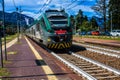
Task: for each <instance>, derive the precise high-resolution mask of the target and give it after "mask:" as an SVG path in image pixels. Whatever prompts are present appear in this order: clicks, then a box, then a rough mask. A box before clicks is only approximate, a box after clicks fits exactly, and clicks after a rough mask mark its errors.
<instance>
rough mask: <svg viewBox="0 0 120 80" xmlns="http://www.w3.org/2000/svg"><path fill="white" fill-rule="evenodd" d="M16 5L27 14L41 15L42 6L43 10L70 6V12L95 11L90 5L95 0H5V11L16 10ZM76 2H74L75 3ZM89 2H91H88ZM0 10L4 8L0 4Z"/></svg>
mask: <svg viewBox="0 0 120 80" xmlns="http://www.w3.org/2000/svg"><path fill="white" fill-rule="evenodd" d="M13 1H14V2H15V5H16V7H19V8H20V6H21V9H22V10H23V13H24V14H26V15H30V16H33V15H40V12H39V11H40V10H41V8H42V7H43V5H44V4H46V6H44V7H43V8H42V11H45V10H46V9H51V8H52V9H60V8H61V7H62V8H65V9H66V8H70V9H68V10H66V11H67V12H68V13H69V14H77V12H78V11H79V9H81V10H82V11H84V12H90V13H92V12H94V11H93V10H92V9H91V8H90V7H91V6H92V5H94V3H95V0H77V1H75V0H5V11H6V12H13V11H16V8H15V6H14V3H13ZM81 1H85V2H84V3H81ZM73 2H74V3H73ZM88 3H89V4H88ZM0 10H2V8H1V6H0ZM37 12H39V14H37Z"/></svg>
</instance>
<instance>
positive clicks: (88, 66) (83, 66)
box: [78, 65, 97, 68]
mask: <svg viewBox="0 0 120 80" xmlns="http://www.w3.org/2000/svg"><path fill="white" fill-rule="evenodd" d="M78 66H79V67H80V68H91V67H97V66H95V65H92V66H90V65H87V66H86V65H82V66H81V65H78Z"/></svg>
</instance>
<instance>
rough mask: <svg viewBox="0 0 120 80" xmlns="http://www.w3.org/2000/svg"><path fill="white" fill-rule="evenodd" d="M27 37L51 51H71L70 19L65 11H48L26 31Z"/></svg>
mask: <svg viewBox="0 0 120 80" xmlns="http://www.w3.org/2000/svg"><path fill="white" fill-rule="evenodd" d="M26 35H27V36H28V37H30V38H32V39H33V40H35V41H37V42H39V43H42V44H44V45H45V46H46V47H47V48H50V49H70V47H71V46H72V37H73V36H72V26H71V21H70V17H69V15H68V14H67V13H66V12H65V11H64V10H46V11H45V12H44V13H43V14H42V15H41V16H39V17H38V19H37V20H35V21H34V23H33V24H32V25H30V26H29V28H28V29H26Z"/></svg>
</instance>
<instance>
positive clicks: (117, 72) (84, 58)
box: [70, 52, 120, 75]
mask: <svg viewBox="0 0 120 80" xmlns="http://www.w3.org/2000/svg"><path fill="white" fill-rule="evenodd" d="M70 53H71V54H72V55H73V56H75V57H77V58H80V59H83V60H85V61H88V62H90V63H93V64H95V65H97V66H100V67H102V68H104V69H107V70H109V71H111V72H113V73H115V74H117V75H120V70H117V69H115V68H112V67H110V66H107V65H104V64H102V63H100V62H97V61H94V60H92V59H89V58H86V57H84V56H81V55H78V54H75V53H73V52H70Z"/></svg>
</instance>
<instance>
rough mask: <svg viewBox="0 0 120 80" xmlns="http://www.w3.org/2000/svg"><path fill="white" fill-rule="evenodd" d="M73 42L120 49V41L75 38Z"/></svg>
mask: <svg viewBox="0 0 120 80" xmlns="http://www.w3.org/2000/svg"><path fill="white" fill-rule="evenodd" d="M73 41H76V42H86V43H94V44H101V45H106V46H112V47H118V48H120V41H117V40H103V39H94V38H81V37H74V38H73Z"/></svg>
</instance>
